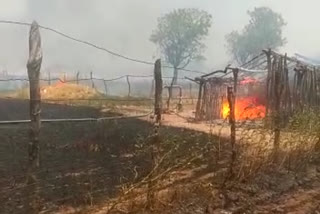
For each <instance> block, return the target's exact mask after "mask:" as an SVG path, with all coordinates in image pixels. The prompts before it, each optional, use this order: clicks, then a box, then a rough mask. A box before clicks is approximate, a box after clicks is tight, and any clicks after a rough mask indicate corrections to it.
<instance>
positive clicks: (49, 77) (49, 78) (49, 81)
mask: <svg viewBox="0 0 320 214" xmlns="http://www.w3.org/2000/svg"><path fill="white" fill-rule="evenodd" d="M48 84H49V85H51V75H50V71H49V72H48Z"/></svg>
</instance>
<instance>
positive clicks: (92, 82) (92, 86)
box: [90, 71, 94, 88]
mask: <svg viewBox="0 0 320 214" xmlns="http://www.w3.org/2000/svg"><path fill="white" fill-rule="evenodd" d="M90 80H91V88H94V81H93V73H92V71H91V72H90Z"/></svg>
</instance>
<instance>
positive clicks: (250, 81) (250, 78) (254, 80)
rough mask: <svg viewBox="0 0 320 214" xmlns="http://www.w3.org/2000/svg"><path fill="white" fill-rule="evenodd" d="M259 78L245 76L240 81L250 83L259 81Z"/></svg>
mask: <svg viewBox="0 0 320 214" xmlns="http://www.w3.org/2000/svg"><path fill="white" fill-rule="evenodd" d="M257 82H259V81H258V80H256V79H254V78H252V77H245V78H244V79H243V80H241V81H240V84H241V85H245V84H249V83H257Z"/></svg>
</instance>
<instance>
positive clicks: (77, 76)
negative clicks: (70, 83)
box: [76, 71, 80, 85]
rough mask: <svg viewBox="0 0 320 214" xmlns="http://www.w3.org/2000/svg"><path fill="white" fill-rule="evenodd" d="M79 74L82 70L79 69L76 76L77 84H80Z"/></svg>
mask: <svg viewBox="0 0 320 214" xmlns="http://www.w3.org/2000/svg"><path fill="white" fill-rule="evenodd" d="M79 75H80V72H79V71H78V72H77V75H76V78H77V85H79Z"/></svg>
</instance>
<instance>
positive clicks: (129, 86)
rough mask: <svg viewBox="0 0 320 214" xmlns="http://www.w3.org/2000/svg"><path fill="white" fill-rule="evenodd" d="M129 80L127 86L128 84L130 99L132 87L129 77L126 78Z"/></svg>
mask: <svg viewBox="0 0 320 214" xmlns="http://www.w3.org/2000/svg"><path fill="white" fill-rule="evenodd" d="M126 79H127V84H128V97H130V96H131V85H130V81H129V76H128V75H127V76H126Z"/></svg>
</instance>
